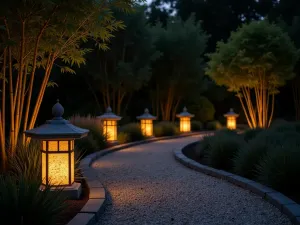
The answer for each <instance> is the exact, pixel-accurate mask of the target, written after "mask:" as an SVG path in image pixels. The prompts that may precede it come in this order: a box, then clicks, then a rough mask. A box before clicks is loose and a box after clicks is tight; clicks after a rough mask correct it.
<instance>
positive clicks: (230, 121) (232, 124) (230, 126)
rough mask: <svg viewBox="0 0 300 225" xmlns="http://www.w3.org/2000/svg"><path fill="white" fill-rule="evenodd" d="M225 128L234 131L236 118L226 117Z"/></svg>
mask: <svg viewBox="0 0 300 225" xmlns="http://www.w3.org/2000/svg"><path fill="white" fill-rule="evenodd" d="M227 128H228V129H231V130H234V129H236V118H235V117H234V116H229V117H227Z"/></svg>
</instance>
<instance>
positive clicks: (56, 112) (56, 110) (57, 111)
mask: <svg viewBox="0 0 300 225" xmlns="http://www.w3.org/2000/svg"><path fill="white" fill-rule="evenodd" d="M64 111H65V110H64V107H63V106H62V105H61V104H60V103H59V99H57V102H56V104H55V105H54V106H53V107H52V115H53V116H54V117H57V118H59V117H62V115H63V114H64Z"/></svg>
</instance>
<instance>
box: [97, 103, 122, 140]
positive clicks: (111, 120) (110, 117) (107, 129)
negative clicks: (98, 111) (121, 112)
mask: <svg viewBox="0 0 300 225" xmlns="http://www.w3.org/2000/svg"><path fill="white" fill-rule="evenodd" d="M97 119H101V121H102V125H103V134H104V135H105V137H106V140H107V141H108V142H116V141H117V140H118V139H117V138H118V129H117V122H118V121H119V120H121V119H122V117H120V116H117V115H116V114H114V113H113V112H112V110H111V108H110V107H108V108H107V109H106V113H104V114H103V115H101V116H97Z"/></svg>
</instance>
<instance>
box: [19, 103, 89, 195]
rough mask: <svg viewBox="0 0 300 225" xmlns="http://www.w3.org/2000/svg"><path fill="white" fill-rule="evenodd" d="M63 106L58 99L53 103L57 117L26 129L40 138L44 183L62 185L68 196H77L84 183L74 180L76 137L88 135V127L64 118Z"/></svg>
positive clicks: (34, 136)
mask: <svg viewBox="0 0 300 225" xmlns="http://www.w3.org/2000/svg"><path fill="white" fill-rule="evenodd" d="M63 113H64V108H63V107H62V105H61V104H60V103H59V101H57V103H56V104H55V105H54V106H53V107H52V114H53V116H54V118H53V119H52V120H48V121H47V122H46V123H45V124H43V125H41V126H39V127H36V128H34V129H31V130H27V131H25V135H26V136H27V137H30V138H32V139H36V140H39V141H40V142H41V155H42V187H41V189H43V186H44V185H51V186H52V187H54V188H55V189H57V187H62V188H63V193H65V195H66V196H67V197H68V198H72V199H77V198H79V196H80V194H81V184H80V183H76V182H74V180H75V156H74V140H75V139H79V138H82V137H85V136H86V135H87V134H88V132H89V130H86V129H82V128H79V127H76V126H74V125H72V124H71V123H70V122H69V121H68V120H65V119H63V118H62V115H63Z"/></svg>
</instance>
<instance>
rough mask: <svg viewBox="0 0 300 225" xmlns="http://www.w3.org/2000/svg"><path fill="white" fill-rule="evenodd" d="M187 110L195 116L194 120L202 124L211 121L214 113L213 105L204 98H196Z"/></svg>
mask: <svg viewBox="0 0 300 225" xmlns="http://www.w3.org/2000/svg"><path fill="white" fill-rule="evenodd" d="M188 109H189V111H191V112H193V114H194V115H195V118H194V119H195V120H199V121H201V122H204V123H205V122H208V121H212V120H213V119H214V116H215V112H216V111H215V107H214V105H213V104H212V103H211V101H209V100H208V98H206V97H204V96H197V99H195V100H194V102H193V104H191V105H189V108H188Z"/></svg>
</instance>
